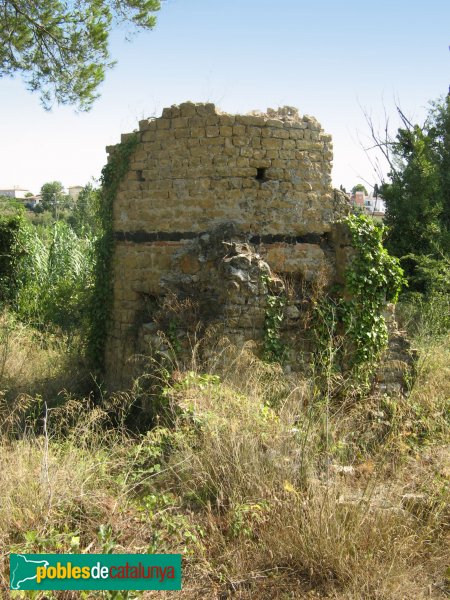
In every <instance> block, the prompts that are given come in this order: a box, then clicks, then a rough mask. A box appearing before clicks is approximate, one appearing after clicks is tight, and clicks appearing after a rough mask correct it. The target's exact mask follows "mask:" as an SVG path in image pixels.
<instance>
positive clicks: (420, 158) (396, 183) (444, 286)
mask: <svg viewBox="0 0 450 600" xmlns="http://www.w3.org/2000/svg"><path fill="white" fill-rule="evenodd" d="M398 112H399V115H400V117H401V120H402V127H401V128H399V129H398V131H397V133H396V135H395V137H391V136H390V135H389V133H388V130H387V127H386V131H385V135H384V136H379V135H378V134H377V133H376V132H375V131H374V128H373V125H372V124H371V123H370V125H371V128H372V135H373V137H374V140H375V141H376V147H377V149H379V150H381V152H382V153H383V155H384V158H385V159H386V161H387V163H388V165H389V169H390V170H389V174H388V177H389V180H388V181H383V182H382V183H383V184H382V186H381V188H380V193H381V195H382V196H383V198H384V199H385V201H386V206H387V212H386V219H385V222H386V225H387V226H388V227H389V235H388V238H387V240H386V244H387V248H388V249H389V251H390V252H391V253H392V254H394V255H395V256H398V257H399V258H400V259H401V261H402V266H403V268H404V269H405V272H406V275H407V277H408V282H409V288H410V290H411V291H414V292H420V293H422V294H426V295H429V296H431V295H433V294H435V293H441V294H448V293H450V275H449V274H450V176H449V173H450V98H449V96H446V97H445V98H442V99H439V100H438V101H436V102H433V103H431V106H430V110H429V112H428V116H427V118H426V120H425V123H423V124H422V125H419V124H415V123H412V122H411V121H410V120H409V119H408V118H407V117H406V116H405V114H404V113H403V112H402V111H401V109H400V108H398Z"/></svg>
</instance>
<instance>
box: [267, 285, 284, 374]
mask: <svg viewBox="0 0 450 600" xmlns="http://www.w3.org/2000/svg"><path fill="white" fill-rule="evenodd" d="M262 282H263V283H264V284H265V285H266V286H267V287H268V288H269V284H270V281H269V277H268V276H267V275H265V276H263V277H262ZM266 300H267V306H266V314H265V321H264V352H263V358H264V360H266V361H267V362H279V363H282V362H283V361H284V359H285V357H286V346H285V344H284V343H283V341H282V339H281V327H282V324H283V318H284V307H285V304H286V296H285V295H284V294H268V295H267V299H266Z"/></svg>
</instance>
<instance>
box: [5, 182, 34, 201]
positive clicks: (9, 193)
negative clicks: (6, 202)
mask: <svg viewBox="0 0 450 600" xmlns="http://www.w3.org/2000/svg"><path fill="white" fill-rule="evenodd" d="M27 194H31V192H30V190H26V189H25V188H21V187H19V186H17V185H15V186H14V187H12V188H9V189H7V190H0V196H6V197H7V198H14V199H15V200H25V198H26V195H27Z"/></svg>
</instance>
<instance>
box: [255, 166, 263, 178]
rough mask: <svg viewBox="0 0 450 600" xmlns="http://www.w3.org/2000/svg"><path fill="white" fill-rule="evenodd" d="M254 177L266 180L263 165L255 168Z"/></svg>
mask: <svg viewBox="0 0 450 600" xmlns="http://www.w3.org/2000/svg"><path fill="white" fill-rule="evenodd" d="M255 179H257V180H258V181H265V180H266V169H265V167H259V168H258V169H256V177H255Z"/></svg>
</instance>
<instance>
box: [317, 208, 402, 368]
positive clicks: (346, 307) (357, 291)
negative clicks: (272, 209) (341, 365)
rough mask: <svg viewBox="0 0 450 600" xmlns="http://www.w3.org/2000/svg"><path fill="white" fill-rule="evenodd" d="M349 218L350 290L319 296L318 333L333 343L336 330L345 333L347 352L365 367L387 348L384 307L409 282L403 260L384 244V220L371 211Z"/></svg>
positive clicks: (347, 278)
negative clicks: (351, 250) (374, 217)
mask: <svg viewBox="0 0 450 600" xmlns="http://www.w3.org/2000/svg"><path fill="white" fill-rule="evenodd" d="M343 222H344V223H345V224H346V225H347V227H348V230H349V232H350V236H351V241H352V246H353V248H354V250H355V254H354V257H353V259H352V261H351V263H350V265H349V267H348V268H347V270H346V273H345V281H346V293H345V294H344V297H342V295H341V296H339V297H333V296H331V297H327V298H325V299H323V300H319V301H317V303H316V317H318V318H317V319H316V325H317V328H316V333H317V336H318V338H319V341H320V342H321V344H322V345H323V344H329V342H330V334H331V335H334V334H335V333H340V334H341V337H342V340H343V343H342V352H341V353H343V354H344V355H346V356H345V359H346V361H347V362H348V365H349V366H350V367H359V366H361V365H363V364H367V363H374V362H375V361H376V360H377V359H378V358H379V356H380V354H381V352H382V351H383V350H384V349H385V347H386V345H387V341H388V332H387V325H386V321H385V319H384V317H383V315H382V312H383V307H384V306H385V304H386V302H395V301H396V300H397V298H398V294H399V292H400V289H401V287H402V285H403V284H405V283H406V281H405V279H404V277H403V270H402V268H401V267H400V264H399V261H398V259H397V258H395V257H393V256H390V255H389V253H388V252H387V250H386V249H385V248H384V247H383V233H384V231H385V227H384V226H383V225H379V224H376V223H375V222H374V221H373V220H372V219H370V218H369V217H367V216H365V215H350V216H348V217H346V218H345V219H344V220H343ZM317 321H319V322H317Z"/></svg>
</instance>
